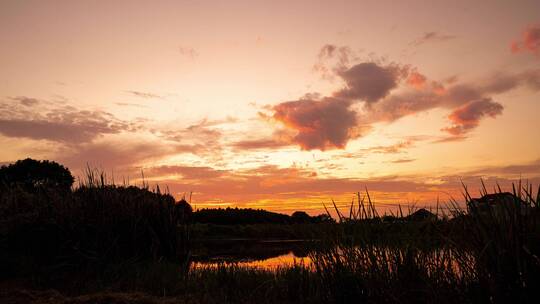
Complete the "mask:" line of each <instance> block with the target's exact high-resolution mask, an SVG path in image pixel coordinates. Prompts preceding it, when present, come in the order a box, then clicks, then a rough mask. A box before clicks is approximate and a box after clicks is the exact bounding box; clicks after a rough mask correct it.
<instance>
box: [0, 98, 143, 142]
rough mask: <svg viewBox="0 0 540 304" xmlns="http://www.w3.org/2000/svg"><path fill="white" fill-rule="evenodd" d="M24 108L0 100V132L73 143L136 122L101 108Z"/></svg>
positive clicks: (132, 126) (130, 128)
mask: <svg viewBox="0 0 540 304" xmlns="http://www.w3.org/2000/svg"><path fill="white" fill-rule="evenodd" d="M26 99H28V98H25V100H26ZM34 104H35V103H34ZM26 108H27V106H26V105H22V106H14V105H9V104H0V109H1V110H2V111H1V112H0V134H2V135H4V136H8V137H19V138H30V139H36V140H40V139H45V140H51V141H57V142H62V143H66V144H77V143H83V142H89V141H92V140H94V139H96V138H98V137H100V136H102V135H104V134H118V133H121V132H124V131H133V130H135V129H137V125H136V124H134V123H129V122H125V121H122V120H120V119H117V118H116V117H114V115H112V114H110V113H107V112H104V111H87V110H79V109H76V108H74V107H71V106H65V105H64V106H53V107H48V108H39V109H36V110H34V111H28V110H27V109H26Z"/></svg>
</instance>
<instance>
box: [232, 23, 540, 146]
mask: <svg viewBox="0 0 540 304" xmlns="http://www.w3.org/2000/svg"><path fill="white" fill-rule="evenodd" d="M423 38H424V39H425V40H448V39H452V38H453V37H452V36H448V35H446V36H445V35H441V34H438V33H435V32H432V33H427V34H426V35H425V36H424V37H423ZM336 58H338V59H337V60H338V63H336V64H335V66H334V68H332V69H330V68H328V67H327V66H326V62H327V61H328V60H330V59H333V60H336ZM357 59H358V58H353V57H352V55H351V51H350V49H349V48H346V47H338V46H335V45H331V44H328V45H325V46H323V48H322V49H321V51H320V53H319V63H321V62H322V63H321V64H320V65H319V68H324V71H325V72H332V73H333V74H334V75H335V76H337V77H339V78H340V79H341V80H343V82H344V86H343V87H342V88H341V89H338V90H336V91H334V92H332V93H330V94H329V95H327V96H322V95H321V94H317V93H310V94H306V95H305V96H304V97H302V98H300V99H298V100H295V101H287V102H282V103H279V104H277V105H274V106H269V107H267V108H265V109H264V110H265V111H267V112H266V113H264V112H260V113H259V116H260V117H261V118H263V119H264V120H267V121H270V120H271V118H273V119H274V120H275V121H278V122H281V123H283V125H284V126H285V127H286V128H287V129H288V130H290V131H292V132H294V136H293V137H292V138H291V139H290V140H289V141H288V142H289V143H293V144H297V145H299V146H300V148H302V149H303V150H312V149H320V150H328V149H343V148H345V146H346V144H347V143H348V141H349V140H351V139H356V138H359V137H361V136H362V135H364V134H365V133H366V131H367V130H369V129H371V128H372V126H373V124H375V123H380V122H387V123H391V122H394V121H396V120H399V119H400V118H402V117H404V116H408V115H414V114H417V113H420V112H424V111H429V110H431V109H435V108H440V109H447V110H449V111H454V112H455V113H452V114H451V115H450V119H451V120H452V122H453V124H454V125H452V126H450V127H448V128H445V129H444V131H446V132H447V133H450V134H453V137H452V138H448V137H443V138H440V139H438V140H436V141H435V142H450V141H458V140H463V139H465V138H466V136H465V135H464V134H466V133H468V132H470V131H471V130H473V129H474V128H475V127H476V126H478V123H479V122H480V120H481V118H483V117H484V116H488V117H496V116H497V115H499V114H500V111H502V106H501V109H500V111H499V112H495V108H491V110H492V111H493V112H474V113H475V114H476V115H478V116H476V118H475V119H471V120H469V121H464V120H459V118H460V117H462V116H464V115H465V113H466V112H467V113H468V112H469V111H470V112H471V113H472V112H473V111H475V110H478V109H477V107H481V106H482V105H486V103H485V102H481V100H487V99H490V100H491V102H490V103H488V104H490V105H492V104H496V105H498V106H500V104H499V103H496V102H495V101H493V100H492V99H493V96H494V95H497V94H503V93H506V92H508V91H510V90H513V89H516V88H519V87H527V88H529V89H532V90H535V91H538V90H540V69H530V70H525V71H522V72H519V73H509V72H498V73H494V74H492V75H490V76H489V77H486V78H485V79H481V80H478V81H468V82H459V81H458V77H457V76H453V77H451V78H449V79H447V80H444V81H441V82H439V81H436V80H430V79H428V77H427V76H425V75H424V74H421V73H420V72H418V70H417V68H415V67H412V66H410V65H403V64H396V63H389V64H385V63H384V60H379V61H366V62H361V63H357V64H353V65H352V66H351V67H348V65H349V64H351V63H352V62H353V61H355V60H357ZM403 82H405V83H406V84H407V85H408V88H407V86H402V83H403ZM467 104H468V106H467V107H464V106H465V105H467ZM461 107H464V108H463V109H461ZM485 111H488V109H487V108H486V109H485ZM480 113H481V114H480ZM471 115H472V114H471ZM285 142H287V141H285ZM281 143H284V141H283V140H281V141H276V140H275V139H267V138H266V139H265V138H263V139H255V140H253V139H250V140H247V141H246V140H244V141H240V142H239V144H238V145H237V147H238V148H240V147H244V148H246V149H250V148H253V149H259V148H261V149H262V148H268V149H271V148H281V147H282V146H285V144H283V145H282V144H281Z"/></svg>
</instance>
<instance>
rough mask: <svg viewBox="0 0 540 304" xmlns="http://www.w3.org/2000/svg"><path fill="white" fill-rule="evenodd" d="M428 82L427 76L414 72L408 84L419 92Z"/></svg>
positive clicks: (410, 75)
mask: <svg viewBox="0 0 540 304" xmlns="http://www.w3.org/2000/svg"><path fill="white" fill-rule="evenodd" d="M426 81H427V78H426V76H424V75H422V74H420V73H418V72H417V71H412V72H411V73H410V74H409V77H408V78H407V84H408V85H410V86H411V87H413V88H415V89H417V90H420V89H422V88H423V87H424V85H425V84H426Z"/></svg>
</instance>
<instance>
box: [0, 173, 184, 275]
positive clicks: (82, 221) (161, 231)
mask: <svg viewBox="0 0 540 304" xmlns="http://www.w3.org/2000/svg"><path fill="white" fill-rule="evenodd" d="M0 206H1V207H0V235H1V236H0V242H1V245H2V247H3V248H2V256H1V262H2V266H1V268H2V269H1V270H2V274H3V275H6V276H9V275H19V276H26V277H29V276H30V277H36V278H39V280H49V279H50V278H52V277H55V276H56V275H57V274H63V273H65V272H77V273H85V272H86V271H89V272H92V273H95V274H100V273H105V272H104V269H107V268H108V267H109V266H110V265H115V264H116V265H117V264H134V263H136V262H138V261H141V260H159V259H161V258H167V259H171V260H173V259H176V260H179V259H182V258H184V257H185V256H184V254H185V251H186V250H185V249H186V248H183V246H185V244H186V242H185V240H183V239H181V238H182V237H184V236H185V233H179V232H182V229H183V226H184V225H183V224H184V223H182V222H181V221H180V218H181V215H180V214H179V213H178V210H177V208H175V200H174V198H173V197H172V196H171V195H169V194H164V193H161V191H160V189H159V187H156V188H155V189H153V190H150V189H149V187H148V185H143V187H135V186H127V185H124V186H117V185H115V184H113V183H110V182H108V181H107V179H106V177H105V175H104V174H100V173H96V172H95V171H92V170H88V172H87V175H86V179H84V180H83V181H82V182H80V184H79V185H78V186H77V187H76V188H75V189H73V191H71V192H69V193H59V192H57V191H55V190H54V189H48V188H41V189H37V191H32V192H26V191H25V190H24V189H22V188H19V187H11V188H3V189H2V193H0ZM81 280H82V281H84V278H82V279H81Z"/></svg>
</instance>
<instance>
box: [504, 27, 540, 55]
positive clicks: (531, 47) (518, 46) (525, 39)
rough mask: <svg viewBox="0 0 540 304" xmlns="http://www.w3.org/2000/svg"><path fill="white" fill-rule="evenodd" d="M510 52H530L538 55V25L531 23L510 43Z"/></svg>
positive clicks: (539, 42) (539, 40)
mask: <svg viewBox="0 0 540 304" xmlns="http://www.w3.org/2000/svg"><path fill="white" fill-rule="evenodd" d="M510 50H511V51H512V53H520V52H531V53H533V54H536V55H537V56H539V57H540V25H538V24H537V25H531V26H529V27H528V28H526V29H525V30H524V31H523V33H522V34H521V38H520V39H519V40H516V41H513V42H512V43H511V44H510Z"/></svg>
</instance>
